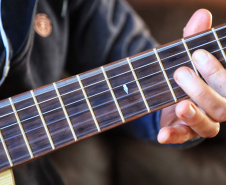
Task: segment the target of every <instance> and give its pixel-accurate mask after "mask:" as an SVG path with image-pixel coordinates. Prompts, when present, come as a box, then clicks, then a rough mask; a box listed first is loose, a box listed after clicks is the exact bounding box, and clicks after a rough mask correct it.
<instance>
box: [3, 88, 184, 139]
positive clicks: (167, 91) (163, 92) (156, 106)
mask: <svg viewBox="0 0 226 185" xmlns="http://www.w3.org/2000/svg"><path fill="white" fill-rule="evenodd" d="M177 88H179V87H175V88H174V90H175V89H177ZM165 93H170V90H166V91H162V92H161V93H158V94H156V95H154V96H152V97H149V98H148V99H147V100H150V99H153V98H155V97H156V96H159V95H161V94H165ZM185 95H186V94H183V95H181V96H179V97H178V98H180V97H182V96H185ZM142 102H143V100H140V101H138V102H134V103H132V104H130V105H126V106H123V107H122V108H123V109H124V108H128V107H131V106H133V105H135V104H138V103H142ZM168 102H172V103H175V102H174V101H173V98H171V99H169V100H167V101H164V102H161V103H159V104H157V105H155V106H152V107H151V109H155V108H158V106H159V105H162V104H166V103H168ZM84 112H85V111H84ZM114 112H117V110H116V109H115V110H112V111H109V112H107V113H105V114H101V115H99V116H97V119H99V118H101V117H103V116H106V115H109V113H114ZM141 112H147V109H146V108H145V107H144V108H143V109H142V110H141ZM76 115H77V113H74V114H70V115H68V116H69V117H73V116H76ZM135 115H138V114H137V112H136V113H134V114H132V115H130V116H127V117H126V118H129V117H132V116H135ZM62 120H65V117H63V118H60V119H58V120H55V121H53V122H50V123H47V126H49V125H51V124H54V123H56V122H58V121H62ZM89 121H93V119H92V118H90V119H88V120H85V121H83V122H79V123H77V124H76V126H79V125H81V124H84V123H86V122H89ZM117 122H121V119H120V118H119V119H118V121H117ZM110 124H111V123H108V124H105V125H104V126H107V125H110ZM40 128H43V126H40V127H35V128H33V129H31V130H29V131H26V132H25V134H27V133H29V132H32V131H35V130H37V129H40ZM88 132H89V131H88ZM83 134H84V135H86V133H83ZM17 136H21V133H19V134H17V135H14V136H12V137H8V138H5V139H4V140H5V141H8V140H10V139H13V138H15V137H17ZM0 143H1V142H0ZM30 143H32V142H30Z"/></svg>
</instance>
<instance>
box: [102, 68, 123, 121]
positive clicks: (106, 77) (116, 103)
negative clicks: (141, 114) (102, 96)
mask: <svg viewBox="0 0 226 185" xmlns="http://www.w3.org/2000/svg"><path fill="white" fill-rule="evenodd" d="M100 68H101V70H102V72H103V75H104V78H105V80H106V82H107V85H108V88H109V90H110V92H111V95H112V98H113V100H114V102H115V105H116V107H117V109H118V112H119V115H120V117H121V119H122V122H123V123H125V118H124V116H123V114H122V110H121V108H120V106H119V104H118V101H117V98H116V96H115V93H114V91H113V89H112V86H111V83H110V81H109V79H108V76H107V74H106V72H105V70H104V67H103V66H101V67H100Z"/></svg>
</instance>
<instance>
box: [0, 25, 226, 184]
mask: <svg viewBox="0 0 226 185" xmlns="http://www.w3.org/2000/svg"><path fill="white" fill-rule="evenodd" d="M200 48H202V49H206V50H207V51H209V52H211V53H212V54H213V55H214V56H215V57H216V58H217V59H218V60H219V61H220V62H221V63H222V65H223V66H224V67H226V55H225V52H226V25H221V26H219V27H216V28H212V29H210V30H207V31H205V32H202V33H199V34H196V35H193V36H190V37H187V38H183V39H181V40H177V41H175V42H172V43H170V44H166V45H163V46H160V47H158V48H155V49H152V50H148V51H145V52H143V53H139V54H137V55H134V56H131V57H128V58H125V59H122V60H119V61H116V62H113V63H111V64H108V65H105V66H102V67H99V68H96V69H93V70H91V71H88V72H85V73H82V74H79V75H76V76H72V77H70V78H67V79H64V80H61V81H58V82H55V83H53V84H49V85H46V86H44V87H40V88H38V89H34V90H31V91H29V92H25V93H23V94H20V95H17V96H13V97H11V98H8V99H5V100H2V101H0V171H1V173H0V184H1V185H2V184H7V185H9V184H14V179H13V173H12V170H11V169H12V168H15V167H16V166H18V165H21V164H23V163H26V162H29V161H31V160H33V159H35V158H37V157H40V156H42V155H46V154H48V153H50V152H52V151H54V150H57V149H59V148H62V147H64V146H67V145H69V144H72V143H75V142H77V141H79V140H82V139H84V138H87V137H90V136H92V135H94V134H97V133H100V132H103V131H105V130H108V129H110V128H113V127H116V126H118V125H121V124H124V123H126V122H129V121H131V120H134V119H136V118H139V117H141V116H144V115H146V114H149V113H151V112H154V111H157V110H160V109H162V108H164V107H167V106H169V105H172V104H175V103H177V102H179V101H181V100H182V99H185V98H188V96H187V94H186V93H185V92H184V91H183V90H182V89H181V88H180V87H179V86H178V85H177V84H176V82H175V81H174V79H173V73H174V72H175V70H176V69H178V68H179V67H181V66H187V67H190V68H192V69H193V70H194V71H195V72H196V73H197V75H199V73H198V72H197V70H196V68H195V65H194V63H193V61H192V59H191V55H192V53H193V52H194V51H195V50H197V49H200Z"/></svg>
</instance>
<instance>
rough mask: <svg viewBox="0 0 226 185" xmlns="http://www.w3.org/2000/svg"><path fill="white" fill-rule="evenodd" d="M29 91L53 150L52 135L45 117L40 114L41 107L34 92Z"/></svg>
mask: <svg viewBox="0 0 226 185" xmlns="http://www.w3.org/2000/svg"><path fill="white" fill-rule="evenodd" d="M30 93H31V95H32V97H33V100H34V102H35V105H36V108H37V110H38V113H39V116H40V118H41V121H42V124H43V127H44V129H45V131H46V134H47V136H48V139H49V142H50V144H51V147H52V149H53V150H55V146H54V144H53V140H52V137H51V135H50V132H49V129H48V127H47V124H46V121H45V119H44V117H43V115H42V111H41V109H40V107H39V105H38V101H37V99H36V97H35V94H34V92H33V90H31V91H30Z"/></svg>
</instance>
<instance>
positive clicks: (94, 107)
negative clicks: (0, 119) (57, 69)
mask: <svg viewBox="0 0 226 185" xmlns="http://www.w3.org/2000/svg"><path fill="white" fill-rule="evenodd" d="M172 79H173V78H171V79H170V80H172ZM164 82H165V80H162V81H160V82H159V83H157V85H160V84H162V83H164ZM155 85H156V84H153V85H152V86H147V87H146V88H144V89H143V90H146V89H148V88H151V87H153V86H155ZM176 88H179V86H177V87H176ZM139 92H140V91H139V90H137V91H134V92H132V93H130V95H133V94H135V93H139ZM158 95H159V94H156V96H158ZM124 97H127V95H123V96H120V97H118V98H117V100H120V99H122V98H124ZM152 97H153V96H152ZM152 97H150V98H152ZM77 102H78V101H75V102H72V103H69V104H67V105H65V107H66V106H69V105H72V104H75V103H77ZM113 102H114V101H112V100H110V101H107V102H104V103H102V104H99V105H97V106H93V109H96V108H98V107H100V106H103V105H106V104H108V103H113ZM129 106H130V105H129ZM122 108H125V107H122ZM57 109H61V107H58V108H55V109H53V110H51V111H47V112H44V113H43V115H45V114H48V113H50V112H52V111H55V110H57ZM87 111H89V109H85V110H82V111H80V112H77V113H76V114H74V115H73V116H75V115H78V114H81V113H84V112H87ZM36 117H39V115H36V116H33V117H30V118H27V119H23V120H21V123H23V122H25V121H28V120H30V119H33V118H36ZM64 118H65V117H64ZM56 121H57V120H56ZM16 124H17V122H15V123H12V124H11V125H10V126H13V125H16ZM10 126H5V127H2V129H1V130H3V129H6V128H9V127H10Z"/></svg>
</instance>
